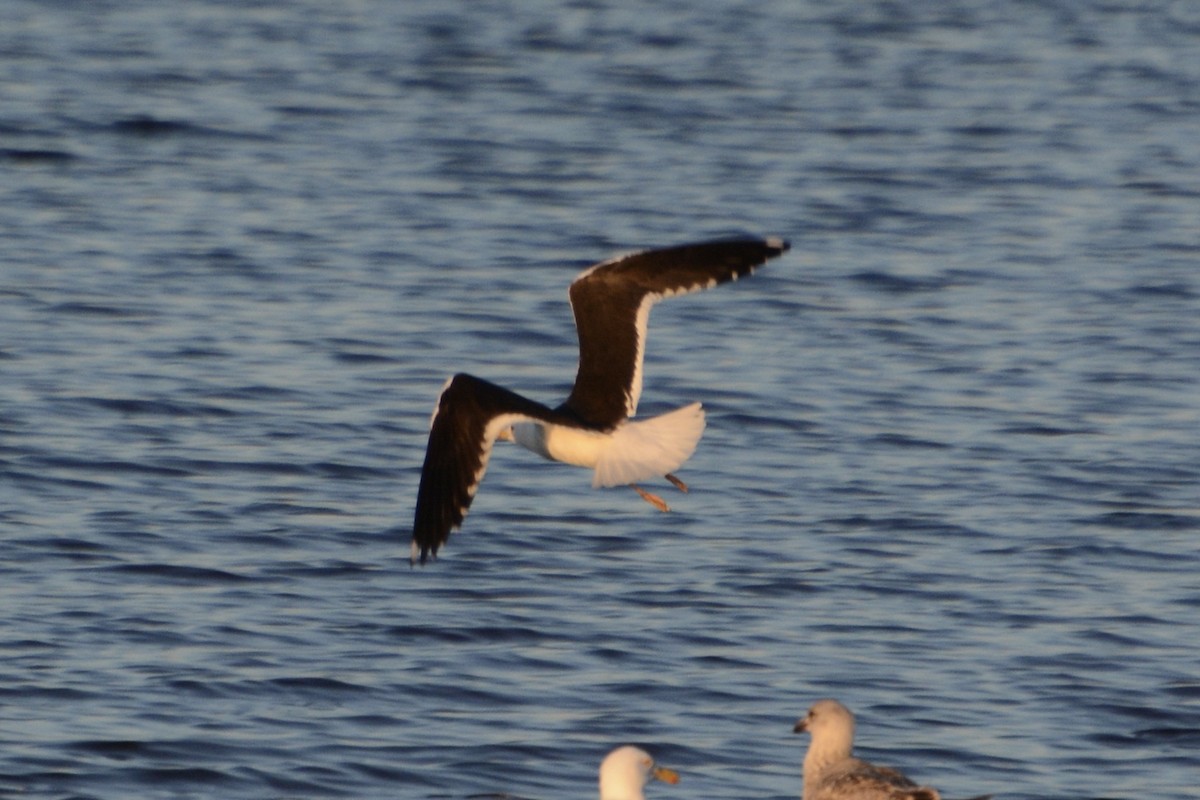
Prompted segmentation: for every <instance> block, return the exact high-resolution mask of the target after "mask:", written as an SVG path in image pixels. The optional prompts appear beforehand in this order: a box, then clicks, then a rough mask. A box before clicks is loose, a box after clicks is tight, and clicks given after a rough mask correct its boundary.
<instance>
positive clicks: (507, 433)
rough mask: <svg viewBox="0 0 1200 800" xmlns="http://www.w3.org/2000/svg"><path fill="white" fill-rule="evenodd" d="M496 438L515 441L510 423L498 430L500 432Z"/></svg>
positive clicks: (503, 440)
mask: <svg viewBox="0 0 1200 800" xmlns="http://www.w3.org/2000/svg"><path fill="white" fill-rule="evenodd" d="M496 438H497V439H499V440H500V441H502V442H515V441H516V440H517V438H516V436H514V435H513V429H512V425H509V426H508V427H507V428H505V429H504V430H502V431H500V434H499V435H498V436H497V437H496Z"/></svg>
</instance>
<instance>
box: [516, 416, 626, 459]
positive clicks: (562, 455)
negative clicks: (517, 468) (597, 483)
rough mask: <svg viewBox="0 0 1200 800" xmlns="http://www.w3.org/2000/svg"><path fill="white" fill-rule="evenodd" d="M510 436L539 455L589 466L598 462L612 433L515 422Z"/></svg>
mask: <svg viewBox="0 0 1200 800" xmlns="http://www.w3.org/2000/svg"><path fill="white" fill-rule="evenodd" d="M513 440H514V441H515V442H516V443H517V444H519V445H521V446H522V447H524V448H525V449H526V450H530V451H532V452H534V453H537V454H538V455H539V456H541V457H542V458H548V459H550V460H551V461H561V462H563V463H564V464H573V465H574V466H576V467H589V468H591V467H595V466H596V464H598V463H599V462H600V458H601V456H603V455H604V452H605V450H607V449H608V445H609V443H610V442H611V441H612V436H611V434H608V433H600V432H599V431H588V430H583V429H581V428H566V427H560V426H557V425H542V424H540V423H537V422H518V423H517V424H516V425H513Z"/></svg>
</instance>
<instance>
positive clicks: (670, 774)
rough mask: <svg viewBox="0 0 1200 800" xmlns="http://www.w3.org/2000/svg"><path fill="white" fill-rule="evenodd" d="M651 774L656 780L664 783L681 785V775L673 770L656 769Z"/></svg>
mask: <svg viewBox="0 0 1200 800" xmlns="http://www.w3.org/2000/svg"><path fill="white" fill-rule="evenodd" d="M650 774H651V775H652V776H654V778H655V779H657V780H660V781H662V782H663V783H670V784H672V785H674V784H676V783H679V773H678V772H676V771H675V770H673V769H667V768H666V767H655V768H654V769H653V770H651V771H650Z"/></svg>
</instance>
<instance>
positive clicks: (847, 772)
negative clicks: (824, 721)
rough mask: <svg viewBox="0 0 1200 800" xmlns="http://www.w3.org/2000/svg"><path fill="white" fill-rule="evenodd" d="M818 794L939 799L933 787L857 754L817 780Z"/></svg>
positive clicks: (883, 799) (892, 799)
mask: <svg viewBox="0 0 1200 800" xmlns="http://www.w3.org/2000/svg"><path fill="white" fill-rule="evenodd" d="M817 796H818V797H828V798H836V797H854V798H868V797H869V798H876V799H877V800H941V798H940V796H939V795H938V791H937V789H934V788H932V787H930V786H920V785H918V784H917V783H915V782H914V781H912V780H911V779H910V778H908V776H906V775H905V774H904V773H902V772H900V771H898V770H895V769H892V768H890V767H880V766H876V765H875V764H872V763H870V762H867V761H861V760H859V759H857V758H855V759H850V760H849V761H848V762H847V764H846V766H845V767H843V768H841V769H838V770H836V771H835V773H834V774H832V775H829V776H828V777H826V778H824V779H822V780H821V783H820V787H819V791H818V792H817Z"/></svg>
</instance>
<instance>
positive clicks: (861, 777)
mask: <svg viewBox="0 0 1200 800" xmlns="http://www.w3.org/2000/svg"><path fill="white" fill-rule="evenodd" d="M792 730H793V731H794V732H795V733H802V732H804V731H808V733H810V734H812V742H811V743H810V744H809V746H808V753H807V755H805V756H804V791H803V793H802V794H801V800H941V795H939V794H938V791H937V789H934V788H932V787H929V786H918V785H917V784H915V783H913V782H912V781H911V780H909V779H908V778H906V777H905V776H904V775H903V774H902V773H900V772H898V771H896V770H894V769H889V768H888V767H877V766H875V765H874V764H871V763H870V762H867V761H863V760H862V759H859V758H855V757H854V756H853V755H851V751H852V750H853V748H854V715H853V714H851V713H850V709H848V708H846V707H845V706H844V705H842V704H841V703H839V702H838V701H836V700H818V701H817V702H815V703H813V705H812V708H810V709H809V710H808V715H807V716H805V717H804V719H802V720H800V721H799V722H797V723H796V727H795V728H793V729H792ZM972 800H988V797H987V796H984V797H978V798H973V799H972Z"/></svg>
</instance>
